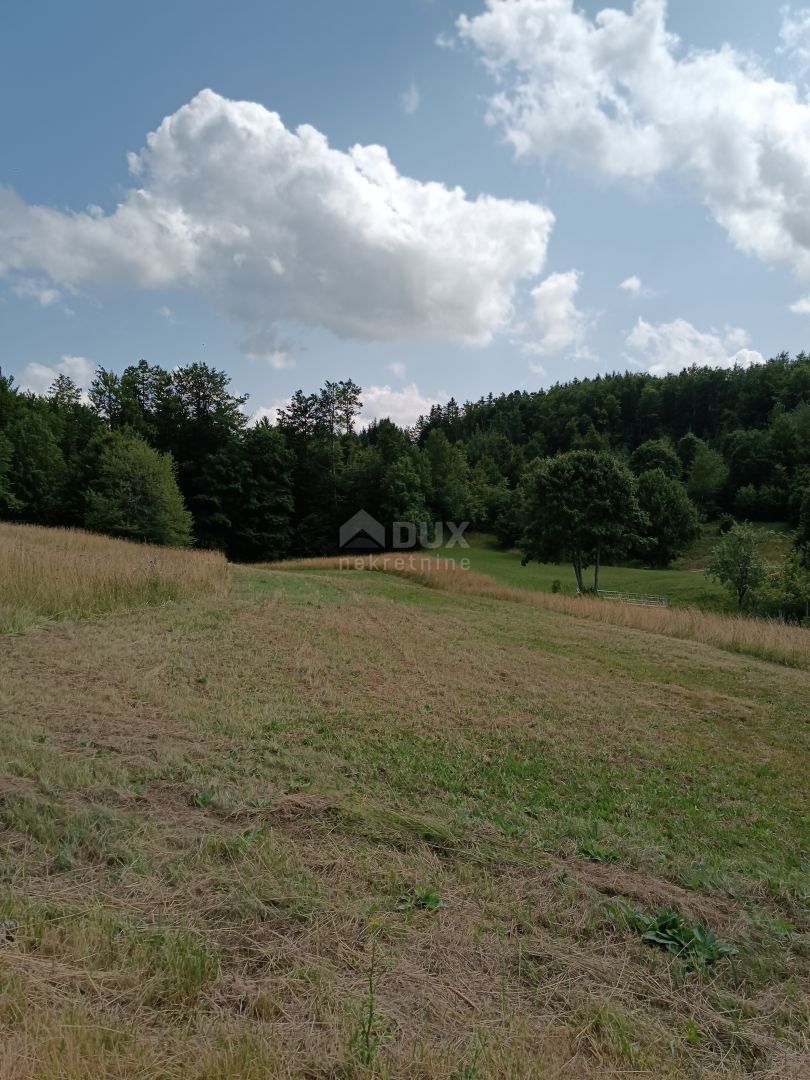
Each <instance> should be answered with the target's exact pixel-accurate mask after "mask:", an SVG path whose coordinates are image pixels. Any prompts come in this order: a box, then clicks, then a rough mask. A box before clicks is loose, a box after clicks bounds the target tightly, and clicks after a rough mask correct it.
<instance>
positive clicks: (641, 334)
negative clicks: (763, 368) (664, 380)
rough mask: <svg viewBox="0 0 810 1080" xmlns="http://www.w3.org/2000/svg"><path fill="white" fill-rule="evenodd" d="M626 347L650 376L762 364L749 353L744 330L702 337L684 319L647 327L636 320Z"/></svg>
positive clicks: (758, 355) (757, 354)
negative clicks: (694, 367) (640, 357)
mask: <svg viewBox="0 0 810 1080" xmlns="http://www.w3.org/2000/svg"><path fill="white" fill-rule="evenodd" d="M627 345H629V346H630V348H632V349H636V350H637V351H638V352H640V353H641V354H642V355H643V357H644V360H645V364H644V366H645V367H646V369H647V370H648V371H649V372H650V374H652V375H667V374H670V373H677V372H679V371H684V370H685V369H686V368H688V367H691V366H692V365H693V364H697V365H698V367H719V368H732V367H734V366H735V364H736V365H739V366H740V367H751V366H752V365H754V364H761V363H763V362H764V358H763V356H762V353H759V352H756V351H755V350H753V349H749V348H748V347H747V346H748V335H747V334H746V332H745V331H744V330H740V329H738V328H729V329H726V330H724V331H722V332H721V333H718V332H715V331H712V332H709V333H705V332H703V331H700V330H698V329H696V328H695V327H694V326H693V325H692V324H691V323H689V322H687V321H686V320H685V319H674V320H673V321H672V322H669V323H657V324H653V323H648V322H646V321H645V320H644V319H639V320H638V322H637V323H636V325H635V327H634V329H633V331H632V332H631V333H630V334H629V335H628V337H627Z"/></svg>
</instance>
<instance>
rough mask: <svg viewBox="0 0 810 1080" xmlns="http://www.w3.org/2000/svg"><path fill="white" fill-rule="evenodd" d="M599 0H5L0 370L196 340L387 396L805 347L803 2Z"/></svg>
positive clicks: (242, 377) (187, 356) (809, 260)
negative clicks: (609, 12)
mask: <svg viewBox="0 0 810 1080" xmlns="http://www.w3.org/2000/svg"><path fill="white" fill-rule="evenodd" d="M603 7H604V5H603V4H598V3H592V2H587V3H582V4H578V5H576V6H574V5H573V4H572V3H571V2H570V0H492V2H491V3H490V4H489V5H488V6H487V5H486V4H485V3H484V0H398V2H396V3H394V2H388V3H386V2H380V0H341V2H340V3H332V2H327V0H296V2H295V3H291V2H286V3H282V2H268V0H250V2H247V0H244V2H235V3H233V4H231V5H228V6H224V5H222V4H221V3H213V2H209V0H194V2H193V3H192V2H185V0H173V2H172V3H169V4H167V3H165V2H163V3H155V2H153V0H142V2H141V3H139V4H138V5H137V8H134V9H133V8H127V7H125V6H124V5H120V4H111V3H109V2H103V3H102V2H98V3H91V2H86V0H76V2H74V3H71V4H65V3H55V2H54V3H51V2H48V3H43V2H37V0H28V2H25V3H22V2H20V0H6V3H5V4H4V5H3V11H2V15H1V16H0V100H1V101H2V102H3V106H2V111H1V112H0V146H2V148H3V150H2V154H0V186H1V187H2V188H3V189H4V190H3V192H2V195H0V367H2V370H3V371H4V372H5V373H11V374H13V375H15V377H16V378H17V379H18V381H19V382H20V383H21V384H22V385H28V386H31V387H32V388H34V389H44V388H45V387H46V385H47V382H48V380H49V379H50V378H51V377H52V376H53V374H54V373H55V372H56V371H58V370H66V371H69V372H70V373H72V374H74V375H75V376H76V377H77V379H78V381H80V382H84V383H86V379H87V372H88V371H89V370H90V367H91V366H92V365H94V364H103V365H104V366H107V367H112V368H116V369H120V368H122V367H123V366H124V365H126V364H128V363H132V362H135V361H137V360H138V359H139V358H140V357H145V358H147V359H149V360H150V361H153V362H157V363H161V364H163V365H165V366H168V367H171V366H173V365H175V364H179V363H185V362H189V361H192V360H198V359H203V360H206V361H207V362H209V363H213V364H215V365H216V366H218V367H223V368H225V369H226V370H227V371H228V372H230V373H231V374H232V376H233V385H234V388H235V389H237V390H239V391H240V392H249V393H250V404H251V407H252V408H254V409H272V408H273V406H274V405H275V404H276V403H277V402H282V401H283V400H284V399H285V398H286V397H287V396H288V395H289V394H290V393H291V392H292V391H293V390H294V389H296V388H298V387H303V388H304V389H305V390H314V389H316V388H317V387H318V386H319V385H320V384H321V383H322V382H323V380H324V379H327V378H332V379H336V378H349V377H351V378H353V379H355V381H357V382H359V383H360V384H361V385H362V386H363V387H364V388H366V402H367V415H368V416H371V415H374V414H384V413H388V412H390V413H391V415H393V416H394V417H395V418H396V419H398V420H400V421H403V422H411V421H412V420H413V419H414V418H415V415H416V414H417V413H418V412H419V411H420V410H421V409H423V408H425V407H427V405H429V403H430V402H431V401H433V400H437V399H445V398H446V397H447V396H449V395H451V394H452V395H454V396H456V397H457V398H459V399H466V398H475V397H478V396H479V395H481V394H485V393H488V392H490V391H493V392H499V391H503V390H506V391H508V390H512V389H515V388H530V389H531V388H537V387H540V386H544V385H548V384H550V383H552V382H554V381H557V380H564V379H567V378H572V377H584V376H587V375H592V374H595V373H596V372H598V371H610V370H615V369H624V368H626V367H631V368H633V369H634V370H645V369H650V370H653V371H657V372H663V371H667V370H678V369H679V367H681V366H683V365H684V364H686V363H688V362H691V361H692V360H699V361H705V362H708V363H717V364H727V363H731V362H734V361H735V360H736V361H737V362H740V363H752V362H757V361H758V360H759V359H760V357H761V356H765V357H767V356H770V355H773V354H775V353H776V352H779V351H781V350H783V349H786V350H789V351H792V352H796V351H799V350H800V349H802V348H803V347H805V345H806V337H805V331H806V327H807V325H808V319H810V314H808V313H810V302H808V303H806V304H805V305H804V308H803V307H802V304H801V301H802V299H803V298H805V297H806V296H807V294H808V293H810V254H808V253H810V206H808V205H807V204H806V203H805V201H804V200H805V199H806V198H807V196H805V195H804V192H805V191H808V190H810V183H808V178H810V107H809V106H808V105H807V104H806V97H805V95H806V89H805V85H804V77H805V73H806V69H807V67H808V61H809V59H810V34H808V33H807V31H808V29H810V13H808V12H807V11H803V10H802V9H800V8H794V9H792V10H789V9H782V10H780V9H779V6H778V5H777V4H774V3H773V2H766V0H746V3H745V4H740V3H739V0H736V2H735V0H713V2H712V3H711V4H706V3H705V2H698V0H677V2H674V0H673V2H672V3H670V4H669V6H668V9H667V5H666V4H665V3H664V0H638V3H637V4H636V5H635V6H634V5H633V3H631V0H625V2H617V3H615V4H614V7H615V8H617V9H618V10H619V11H620V12H623V13H624V16H625V17H624V18H623V19H618V20H617V19H616V18H614V17H611V16H609V17H608V18H607V19H605V18H604V17H602V18H597V16H598V13H599V12H600V11H601V9H602V8H603ZM460 17H465V18H466V20H467V21H466V22H465V23H463V24H459V22H458V20H459V18H460ZM527 20H528V21H527ZM672 35H677V37H678V38H679V39H680V40H679V42H677V43H676V42H675V41H674V39H673V37H672ZM724 46H728V47H726V48H724ZM487 62H488V66H487ZM205 88H210V90H211V91H213V94H211V95H207V96H205V97H202V98H201V97H199V96H198V95H199V93H200V91H202V90H203V89H205ZM496 94H500V95H501V97H500V99H498V100H495V95H496ZM244 103H253V105H252V106H247V105H245V104H244ZM265 110H266V111H267V112H265ZM271 112H274V113H278V114H279V116H280V119H281V125H283V126H281V125H279V124H278V123H274V122H272V121H271V120H269V119H268V115H269V113H271ZM488 113H489V114H490V116H489V122H487V114H488ZM493 113H494V114H495V115H492V114H493ZM167 117H173V118H174V120H172V121H171V122H169V121H167V123H166V124H165V125H164V127H163V128H162V129H161V131H162V136H161V138H160V139H159V140H158V142H157V145H155V146H153V147H152V148H151V150H150V151H147V153H146V154H145V155H143V154H142V155H141V157H140V159H139V160H138V161H136V162H135V163H134V168H135V170H136V171H133V164H132V163H130V164H128V159H127V155H128V153H130V152H134V153H135V154H138V153H139V152H141V151H142V150H143V148H144V147H145V146H146V141H147V135H148V133H150V132H154V131H155V130H156V129H158V128H159V127H160V125H161V122H163V121H164V118H167ZM299 125H310V126H311V128H312V129H316V131H317V132H319V133H320V135H321V136H322V137H323V139H321V138H320V136H316V135H315V134H314V133H311V134H310V135H309V136H306V137H303V138H302V137H300V136H299V135H297V134H296V129H297V128H298V126H299ZM324 140H326V141H328V146H329V148H331V149H327V148H326V142H325V141H324ZM355 145H360V146H364V147H369V146H381V147H384V148H385V149H386V151H387V155H388V159H389V161H388V162H383V163H381V161H380V157H379V154H375V153H371V152H369V153H366V152H361V153H360V154H358V155H354V156H348V155H347V152H348V151H349V150H350V148H351V147H352V146H355ZM138 169H139V170H140V171H137V170H138ZM437 185H444V186H445V187H444V188H441V187H438V186H437ZM457 186H460V187H461V188H463V189H464V192H465V197H462V196H461V195H460V194H459V193H455V194H453V192H452V190H451V189H454V188H456V187H457ZM136 189H140V190H141V194H140V195H138V194H136V193H135V192H136ZM479 196H482V197H488V198H487V199H486V201H480V200H479ZM477 200H478V201H477ZM119 205H121V206H124V208H125V209H124V212H123V213H122V212H121V211H120V210H119V211H117V210H116V208H117V207H119ZM88 207H93V208H94V209H92V210H91V211H90V212H89V213H88V212H87V211H88ZM42 208H46V209H45V210H44V211H43V210H42ZM77 215H78V216H77ZM551 215H553V224H552V218H551ZM622 283H625V287H624V288H622V287H620V286H621V285H622ZM791 306H793V307H797V310H796V311H794V310H791Z"/></svg>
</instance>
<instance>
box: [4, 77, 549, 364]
mask: <svg viewBox="0 0 810 1080" xmlns="http://www.w3.org/2000/svg"><path fill="white" fill-rule="evenodd" d="M129 163H130V171H131V173H132V175H133V177H134V178H135V180H136V183H137V187H133V188H132V189H131V190H130V191H128V192H127V194H126V195H125V196H124V198H123V199H122V201H121V202H120V203H119V205H118V206H117V207H116V209H115V210H114V212H113V213H111V214H104V213H103V212H102V211H101V210H99V209H98V208H97V207H91V208H90V209H89V210H88V211H86V212H82V213H63V212H62V211H59V210H54V209H52V208H49V207H47V206H31V205H28V204H26V203H25V202H24V201H23V200H22V199H20V198H19V197H18V196H17V195H15V194H14V193H13V192H12V191H10V190H8V189H0V275H2V274H3V273H5V274H6V275H14V274H15V273H21V274H22V273H30V272H32V271H33V272H37V273H45V274H47V275H48V277H49V279H50V282H51V283H53V284H54V286H55V287H58V286H59V285H62V284H64V285H68V286H72V287H75V286H80V285H88V284H90V285H105V286H116V285H118V286H123V287H138V288H151V289H159V288H165V287H172V288H186V289H194V290H199V291H200V292H202V293H203V294H204V295H205V296H206V298H208V299H209V300H210V302H211V303H213V304H214V305H215V306H216V307H217V308H218V309H219V310H220V311H221V312H223V313H224V314H225V315H226V316H228V317H229V318H231V319H232V320H234V321H235V322H237V323H239V324H241V325H242V326H243V328H244V329H245V331H246V332H247V333H248V334H249V335H255V334H257V333H261V332H270V331H272V329H273V328H274V327H275V326H276V325H277V324H278V323H279V322H285V321H286V322H291V323H295V324H299V325H305V326H318V327H325V328H327V329H329V330H331V331H333V332H334V333H336V334H338V335H340V336H342V337H350V338H358V339H363V340H368V341H393V340H402V339H410V340H417V339H433V340H446V341H462V342H468V343H471V344H486V343H487V342H488V341H489V340H490V339H491V338H492V336H493V334H495V333H496V332H497V331H499V330H501V329H503V328H504V327H505V326H506V325H508V323H509V321H510V319H511V317H512V310H513V301H514V299H515V292H516V288H517V286H518V284H519V283H520V282H521V281H522V280H524V279H527V278H531V277H534V276H536V275H537V274H538V273H539V272H540V270H541V269H542V266H543V262H544V259H545V255H546V247H547V243H548V238H549V234H550V231H551V228H552V225H553V221H554V218H553V215H552V214H551V213H550V211H548V210H547V209H545V208H543V207H541V206H538V205H535V204H533V203H529V202H518V201H514V200H511V199H498V198H494V197H490V196H487V195H480V196H478V197H477V198H476V199H470V198H468V197H467V195H466V194H465V192H464V191H463V190H462V189H461V188H458V187H455V188H449V187H446V186H445V185H443V184H440V183H423V182H421V181H419V180H414V179H411V178H409V177H407V176H403V175H401V174H400V173H399V172H397V170H396V168H395V167H394V165H393V164H392V162H391V161H390V159H389V157H388V153H387V151H386V150H385V148H384V147H381V146H353V147H352V148H351V149H350V150H348V151H347V152H343V151H340V150H335V149H333V148H331V147H330V146H329V144H328V142H327V140H326V137H325V136H324V135H322V134H321V133H320V132H319V131H316V129H315V128H313V127H310V126H308V125H303V126H301V127H299V128H297V129H296V130H295V131H289V130H288V129H287V128H286V127H285V126H284V124H283V123H282V122H281V119H280V118H279V116H278V115H277V114H276V113H274V112H270V111H268V110H267V109H265V108H264V107H263V106H261V105H258V104H255V103H251V102H245V101H229V100H226V99H225V98H222V97H220V96H219V95H218V94H215V93H213V92H212V91H210V90H204V91H202V92H201V93H200V94H198V95H197V96H196V97H195V98H193V99H192V101H190V102H189V103H188V104H187V105H184V106H183V107H182V108H180V109H179V110H178V111H177V112H176V113H174V114H173V115H171V116H168V117H167V118H166V119H165V120H164V121H163V122H162V123H161V125H160V127H159V128H158V129H157V131H154V132H152V134H150V135H149V136H148V138H147V145H146V147H145V149H143V150H141V151H140V153H137V154H131V155H130V156H129Z"/></svg>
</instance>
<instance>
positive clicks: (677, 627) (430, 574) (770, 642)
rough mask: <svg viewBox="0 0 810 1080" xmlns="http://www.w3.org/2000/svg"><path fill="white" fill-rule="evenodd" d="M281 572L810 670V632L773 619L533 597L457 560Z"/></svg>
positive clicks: (356, 561) (327, 563)
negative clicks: (592, 625) (459, 601)
mask: <svg viewBox="0 0 810 1080" xmlns="http://www.w3.org/2000/svg"><path fill="white" fill-rule="evenodd" d="M273 567H274V569H278V570H372V571H380V572H382V573H387V574H397V575H399V576H400V577H404V578H408V579H410V580H414V581H418V582H419V583H420V584H422V585H426V586H428V587H429V588H433V589H443V590H446V591H447V592H452V593H458V594H461V595H464V596H481V597H486V598H488V599H491V600H508V601H511V602H514V603H519V604H530V605H532V606H534V607H539V608H543V609H545V610H546V611H556V612H558V613H559V614H561V615H573V616H576V617H578V618H587V619H595V620H596V621H598V622H601V623H607V624H609V625H611V626H622V627H627V628H632V629H635V630H644V631H646V632H648V633H652V634H663V635H665V636H667V637H674V638H681V639H683V640H686V641H699V642H701V643H702V644H704V645H713V646H715V647H716V648H719V649H727V650H729V651H730V652H737V653H746V654H748V655H749V656H756V657H758V658H760V659H763V660H772V661H774V662H775V663H779V664H787V665H788V666H790V667H797V668H802V669H804V670H808V669H810V632H808V631H807V630H805V629H802V628H801V627H798V626H790V625H787V624H785V623H780V622H777V621H775V620H772V619H750V618H742V617H737V616H728V615H719V614H714V613H710V612H705V611H699V610H698V609H697V608H651V607H650V608H648V607H637V606H635V605H632V604H622V603H618V602H616V601H612V600H598V599H596V598H594V597H588V596H564V595H561V594H555V593H544V592H529V591H528V590H525V589H516V588H511V587H510V586H508V585H501V584H499V583H498V582H497V581H495V580H494V578H491V577H488V576H487V575H486V574H481V573H478V572H477V571H474V570H467V569H463V568H461V567H459V566H458V564H457V563H456V562H455V561H454V560H453V559H439V558H431V557H429V556H425V555H418V554H417V555H367V556H365V557H362V558H354V557H352V558H345V557H343V558H327V559H298V560H289V561H287V562H282V563H275V564H273Z"/></svg>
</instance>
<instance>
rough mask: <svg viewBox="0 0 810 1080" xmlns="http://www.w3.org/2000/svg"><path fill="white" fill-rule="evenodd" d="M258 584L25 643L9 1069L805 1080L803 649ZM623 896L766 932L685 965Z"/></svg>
mask: <svg viewBox="0 0 810 1080" xmlns="http://www.w3.org/2000/svg"><path fill="white" fill-rule="evenodd" d="M308 565H309V566H311V565H312V564H308ZM233 581H234V588H233V589H232V590H230V591H229V592H228V593H227V595H222V596H219V595H217V596H215V597H214V598H213V599H210V598H209V597H208V595H207V594H205V593H204V594H202V595H200V596H197V597H190V598H187V599H185V600H180V601H179V602H178V603H176V604H172V605H163V606H153V607H150V608H145V609H143V610H137V611H131V612H129V613H127V614H122V615H117V616H114V617H110V618H106V619H103V620H90V621H85V622H83V623H78V624H75V625H73V624H71V625H57V626H50V627H48V628H46V629H45V630H44V631H43V632H40V633H30V634H26V635H19V636H15V637H9V638H6V639H5V640H4V641H3V642H2V643H0V645H1V646H2V647H0V830H2V834H3V844H2V845H0V924H2V923H3V922H4V921H5V920H13V921H14V922H16V924H17V926H16V928H15V929H14V931H13V933H10V934H7V935H6V936H5V939H4V940H0V1076H1V1077H3V1078H4V1080H5V1078H7V1077H8V1078H14V1080H46V1078H47V1080H52V1078H62V1080H67V1078H70V1080H111V1078H113V1077H115V1078H120V1080H124V1078H127V1080H128V1078H130V1077H139V1078H140V1080H215V1078H216V1080H254V1078H255V1080H264V1078H275V1077H278V1078H282V1077H283V1078H287V1080H290V1078H293V1077H296V1078H299V1077H300V1078H304V1077H306V1078H309V1080H315V1078H322V1080H328V1078H331V1080H338V1078H340V1080H372V1078H374V1080H387V1078H394V1077H396V1078H397V1080H399V1078H404V1080H462V1078H466V1080H473V1078H477V1080H483V1078H484V1077H486V1078H487V1080H489V1078H493V1080H498V1078H503V1080H507V1078H508V1080H523V1078H526V1080H529V1078H537V1080H550V1078H557V1077H559V1078H560V1080H563V1078H564V1080H571V1078H582V1080H586V1078H590V1077H601V1078H611V1080H613V1078H616V1080H618V1078H619V1077H626V1076H629V1075H633V1076H643V1077H649V1078H650V1080H653V1078H654V1080H662V1078H667V1077H670V1078H684V1080H685V1078H687V1077H690V1078H691V1077H695V1076H702V1077H707V1078H716V1080H720V1078H726V1080H731V1078H734V1080H743V1078H746V1077H750V1076H752V1075H757V1076H761V1077H763V1078H764V1077H771V1078H773V1080H777V1078H779V1080H783V1078H786V1077H791V1076H795V1077H796V1078H797V1080H798V1077H799V1076H801V1075H804V1073H803V1070H805V1071H806V1064H807V1057H806V1055H807V1054H808V1052H810V1041H808V1030H810V1028H808V1023H807V1019H808V995H807V987H808V985H810V982H808V959H809V957H810V952H809V951H808V950H809V948H810V946H809V945H808V937H807V920H806V911H805V910H804V907H803V895H804V894H802V892H801V890H802V888H803V887H804V886H803V885H802V879H801V878H800V873H801V868H800V866H799V863H800V858H801V857H800V854H799V853H800V851H801V849H802V847H803V846H804V841H803V837H802V833H801V827H800V821H801V816H802V814H803V812H804V810H805V809H806V808H805V806H804V799H803V788H802V784H803V780H804V777H805V775H806V760H807V740H806V725H805V714H806V700H807V686H808V676H807V675H806V674H805V673H804V672H802V671H800V670H792V669H789V668H778V667H776V666H774V665H772V664H765V663H758V662H754V661H750V660H748V659H744V658H741V657H739V656H735V655H733V654H732V653H730V652H728V653H723V652H718V651H717V650H716V649H711V648H706V647H705V646H703V645H701V644H699V643H697V642H694V641H677V640H673V639H671V638H670V639H667V638H664V637H657V636H655V635H653V634H651V635H648V636H647V637H646V638H644V639H643V644H644V648H643V649H642V648H640V635H639V633H638V632H637V631H636V630H633V629H624V628H622V627H615V626H611V625H609V624H602V623H600V622H599V621H595V620H585V619H582V618H571V617H569V616H566V615H564V614H557V613H555V612H553V611H543V610H539V609H537V608H532V607H530V606H527V605H525V604H515V603H511V602H507V603H504V602H502V601H501V600H499V599H494V598H493V599H486V600H481V599H479V598H478V596H477V595H476V594H474V593H473V594H471V595H470V596H469V597H467V598H465V597H464V596H461V595H451V594H449V593H447V592H443V591H442V590H440V589H425V588H422V587H420V586H419V585H418V584H415V583H414V581H411V580H406V579H403V578H396V577H389V576H386V575H382V574H380V575H371V574H366V575H362V574H356V575H350V574H330V575H327V574H323V573H311V574H303V573H295V574H293V573H287V572H276V571H275V569H274V570H269V571H258V570H248V569H243V568H238V569H235V570H234V571H233ZM508 599H511V598H508ZM595 823H598V826H599V829H598V832H597V831H595ZM585 849H587V850H588V851H590V854H589V855H585V854H583V851H584V850H585ZM426 887H427V888H430V889H433V890H435V892H436V893H437V894H438V895H439V896H440V897H441V901H442V903H441V907H439V908H438V910H426V909H424V908H420V907H419V905H418V904H416V905H410V906H409V905H408V904H407V903H406V904H405V905H404V906H403V904H402V902H401V899H402V897H403V896H404V897H405V898H406V899H407V898H408V897H415V896H418V895H419V893H418V890H420V889H424V888H426ZM617 898H624V899H625V900H626V901H627V902H628V903H630V904H632V905H633V906H634V907H637V908H638V909H640V910H644V911H648V912H655V911H656V910H658V909H659V908H660V907H662V906H664V905H669V906H672V907H674V908H677V909H678V910H679V911H682V912H683V914H684V916H685V917H688V918H689V919H700V920H701V921H702V922H704V923H705V924H706V925H707V926H710V927H711V928H713V929H714V930H716V932H717V933H718V935H719V936H720V938H721V940H723V941H726V942H730V943H733V944H735V945H737V946H739V948H740V953H739V955H738V957H737V958H735V960H734V961H733V962H730V961H724V962H723V963H721V964H718V965H716V966H715V967H714V968H711V969H707V970H705V971H688V970H685V969H684V967H683V965H682V964H681V963H680V961H678V960H677V959H675V958H673V957H671V956H670V955H668V954H666V953H663V952H659V951H657V950H655V949H652V948H650V947H649V946H647V945H645V944H643V943H642V942H641V941H640V939H639V937H638V935H637V934H635V933H633V932H630V931H629V930H628V928H627V927H625V926H624V925H622V924H621V923H619V922H617V921H616V920H615V919H613V918H611V917H610V915H609V913H608V912H606V905H608V904H610V903H613V902H614V901H615V900H616V899H617ZM370 990H373V1001H370V999H369V991H370Z"/></svg>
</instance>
